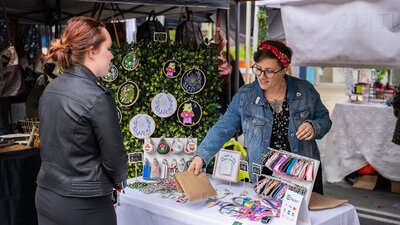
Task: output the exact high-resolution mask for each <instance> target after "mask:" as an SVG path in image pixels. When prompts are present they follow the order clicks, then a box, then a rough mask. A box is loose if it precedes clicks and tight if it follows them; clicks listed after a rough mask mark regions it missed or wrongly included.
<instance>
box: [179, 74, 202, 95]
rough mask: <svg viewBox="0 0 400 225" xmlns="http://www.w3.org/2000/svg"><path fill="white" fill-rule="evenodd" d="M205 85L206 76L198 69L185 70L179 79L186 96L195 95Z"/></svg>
mask: <svg viewBox="0 0 400 225" xmlns="http://www.w3.org/2000/svg"><path fill="white" fill-rule="evenodd" d="M205 85H206V76H205V75H204V73H203V71H201V70H199V69H190V70H187V71H186V72H185V73H184V74H183V76H182V79H181V86H182V88H183V90H184V91H185V92H186V93H188V94H197V93H199V92H200V91H201V90H203V88H204V86H205Z"/></svg>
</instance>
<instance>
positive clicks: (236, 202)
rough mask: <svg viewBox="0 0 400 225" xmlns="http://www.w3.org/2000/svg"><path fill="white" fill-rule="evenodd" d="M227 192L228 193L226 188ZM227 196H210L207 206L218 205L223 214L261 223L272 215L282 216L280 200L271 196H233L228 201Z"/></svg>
mask: <svg viewBox="0 0 400 225" xmlns="http://www.w3.org/2000/svg"><path fill="white" fill-rule="evenodd" d="M225 193H227V191H226V190H225ZM228 195H229V194H228ZM226 197H227V194H224V196H223V197H221V198H218V197H215V198H209V199H208V200H207V202H206V206H207V207H208V208H210V207H216V206H217V207H219V210H218V211H219V212H220V213H221V214H223V215H227V216H230V217H234V218H235V219H246V218H247V219H249V220H251V221H261V223H268V222H269V221H270V220H271V218H272V217H279V216H280V209H281V206H282V204H281V202H280V201H276V200H273V199H269V198H261V199H251V198H249V197H245V196H239V197H233V198H231V201H226V200H225V199H226Z"/></svg>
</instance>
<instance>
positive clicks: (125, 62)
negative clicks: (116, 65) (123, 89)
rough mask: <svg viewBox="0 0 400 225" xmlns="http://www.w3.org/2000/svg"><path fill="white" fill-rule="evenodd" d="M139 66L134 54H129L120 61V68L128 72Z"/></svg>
mask: <svg viewBox="0 0 400 225" xmlns="http://www.w3.org/2000/svg"><path fill="white" fill-rule="evenodd" d="M138 64H139V59H138V58H136V56H135V53H134V52H130V53H128V54H126V55H125V56H124V58H123V59H122V66H123V67H124V69H126V70H128V71H132V70H134V69H135V68H136V67H137V66H138Z"/></svg>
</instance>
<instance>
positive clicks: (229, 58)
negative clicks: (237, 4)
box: [225, 9, 236, 103]
mask: <svg viewBox="0 0 400 225" xmlns="http://www.w3.org/2000/svg"><path fill="white" fill-rule="evenodd" d="M225 18H226V20H225V36H226V61H227V62H228V63H229V64H230V62H231V60H232V59H231V53H230V41H229V39H230V38H229V9H226V10H225ZM234 66H236V64H235V65H234ZM233 71H234V70H233ZM232 75H234V74H231V76H232ZM229 80H231V78H230V77H229ZM231 86H232V84H231V82H230V81H229V82H228V103H231V99H232V93H231V90H232V88H231Z"/></svg>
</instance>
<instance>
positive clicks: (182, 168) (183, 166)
mask: <svg viewBox="0 0 400 225" xmlns="http://www.w3.org/2000/svg"><path fill="white" fill-rule="evenodd" d="M185 170H186V162H185V159H184V158H181V159H180V160H179V163H178V172H184V171H185Z"/></svg>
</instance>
